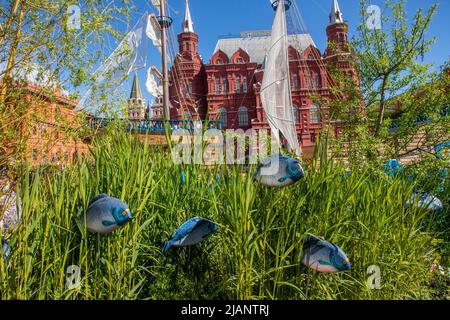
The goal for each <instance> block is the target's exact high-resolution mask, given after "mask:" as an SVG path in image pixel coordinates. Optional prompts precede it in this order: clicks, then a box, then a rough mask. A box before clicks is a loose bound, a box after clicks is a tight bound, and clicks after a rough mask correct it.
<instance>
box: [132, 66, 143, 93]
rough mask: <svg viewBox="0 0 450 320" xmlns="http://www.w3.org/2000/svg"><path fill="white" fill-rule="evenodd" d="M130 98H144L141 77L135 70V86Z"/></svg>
mask: <svg viewBox="0 0 450 320" xmlns="http://www.w3.org/2000/svg"><path fill="white" fill-rule="evenodd" d="M130 99H142V91H141V86H140V85H139V79H138V75H137V72H136V71H135V72H134V79H133V86H132V87H131V93H130Z"/></svg>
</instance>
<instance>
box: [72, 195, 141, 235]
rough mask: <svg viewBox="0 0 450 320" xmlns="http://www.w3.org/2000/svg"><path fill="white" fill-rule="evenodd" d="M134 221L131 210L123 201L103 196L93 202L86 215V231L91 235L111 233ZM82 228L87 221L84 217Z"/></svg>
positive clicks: (97, 197)
mask: <svg viewBox="0 0 450 320" xmlns="http://www.w3.org/2000/svg"><path fill="white" fill-rule="evenodd" d="M131 219H132V216H131V212H130V209H129V208H128V206H127V205H126V204H125V203H123V202H122V201H121V200H119V199H117V198H114V197H110V196H108V195H107V194H101V195H98V196H96V197H95V198H93V199H92V200H91V202H90V203H89V205H88V209H87V214H86V229H87V230H88V231H89V232H91V233H100V234H107V233H111V232H113V231H115V230H117V229H119V228H120V227H121V226H123V225H124V224H125V223H126V222H128V221H130V220H131ZM81 223H82V226H84V223H85V219H84V217H82V221H81Z"/></svg>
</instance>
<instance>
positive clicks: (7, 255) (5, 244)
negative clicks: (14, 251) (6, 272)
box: [2, 237, 11, 264]
mask: <svg viewBox="0 0 450 320" xmlns="http://www.w3.org/2000/svg"><path fill="white" fill-rule="evenodd" d="M2 255H3V259H4V260H5V263H6V264H9V258H10V255H11V247H10V246H9V243H8V241H6V240H5V238H4V237H2Z"/></svg>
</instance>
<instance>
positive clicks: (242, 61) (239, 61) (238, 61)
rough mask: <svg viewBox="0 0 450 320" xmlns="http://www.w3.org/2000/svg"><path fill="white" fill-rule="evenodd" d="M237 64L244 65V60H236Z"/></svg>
mask: <svg viewBox="0 0 450 320" xmlns="http://www.w3.org/2000/svg"><path fill="white" fill-rule="evenodd" d="M236 62H237V63H240V64H241V63H244V59H242V58H237V61H236Z"/></svg>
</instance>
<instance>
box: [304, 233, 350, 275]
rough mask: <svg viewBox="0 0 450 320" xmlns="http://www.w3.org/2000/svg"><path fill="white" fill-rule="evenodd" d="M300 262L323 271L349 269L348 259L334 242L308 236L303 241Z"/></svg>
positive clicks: (334, 271) (333, 271)
mask: <svg viewBox="0 0 450 320" xmlns="http://www.w3.org/2000/svg"><path fill="white" fill-rule="evenodd" d="M302 263H303V264H304V265H305V266H307V267H309V268H311V269H314V270H317V271H319V272H324V273H337V272H341V271H347V270H350V268H351V265H350V260H349V259H348V258H347V255H346V254H345V253H344V251H342V249H341V248H339V247H338V246H337V245H335V244H334V243H330V242H328V241H325V240H324V239H322V238H319V237H314V236H308V237H306V239H305V240H304V242H303V251H302Z"/></svg>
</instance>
